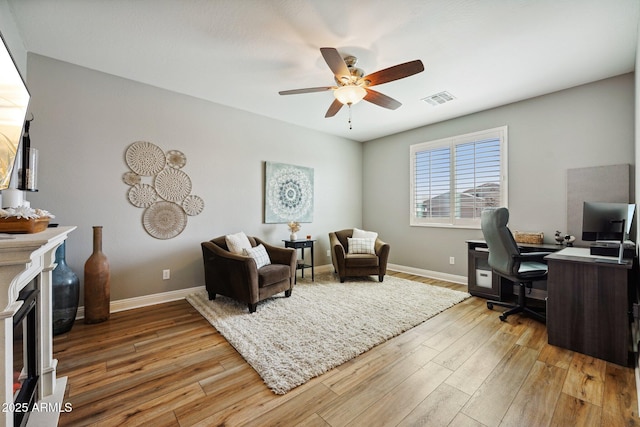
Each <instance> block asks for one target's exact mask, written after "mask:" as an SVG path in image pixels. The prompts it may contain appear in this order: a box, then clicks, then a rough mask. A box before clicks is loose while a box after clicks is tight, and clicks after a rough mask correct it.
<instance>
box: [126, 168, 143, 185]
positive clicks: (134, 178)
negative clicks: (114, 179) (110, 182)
mask: <svg viewBox="0 0 640 427" xmlns="http://www.w3.org/2000/svg"><path fill="white" fill-rule="evenodd" d="M140 179H141V178H140V175H138V174H137V173H135V172H131V171H129V172H125V173H124V175H122V180H123V181H124V183H125V184H129V185H136V184H140Z"/></svg>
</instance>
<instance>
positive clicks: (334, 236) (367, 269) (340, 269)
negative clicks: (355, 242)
mask: <svg viewBox="0 0 640 427" xmlns="http://www.w3.org/2000/svg"><path fill="white" fill-rule="evenodd" d="M352 236H353V229H345V230H340V231H333V232H331V233H329V246H330V247H331V261H332V262H333V267H334V269H335V272H336V273H338V276H340V282H344V279H345V278H346V277H349V276H371V275H377V276H378V280H379V281H380V282H382V281H383V280H384V275H385V274H386V273H387V260H388V259H389V249H390V247H389V244H388V243H385V242H383V241H382V240H380V238H376V240H375V245H374V250H375V254H350V253H349V241H348V238H350V237H352Z"/></svg>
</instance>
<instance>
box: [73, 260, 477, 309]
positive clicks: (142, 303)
mask: <svg viewBox="0 0 640 427" xmlns="http://www.w3.org/2000/svg"><path fill="white" fill-rule="evenodd" d="M387 268H388V269H389V270H394V271H398V272H400V273H407V274H415V275H416V276H422V277H429V278H431V279H439V280H446V281H447V282H453V283H460V284H462V285H466V284H467V278H466V277H465V276H456V275H453V274H447V273H441V272H438V271H431V270H423V269H420V268H415V267H406V266H403V265H397V264H388V265H387ZM328 271H333V265H332V264H324V265H319V266H317V267H316V268H315V273H324V272H328ZM307 274H309V272H308V271H307ZM202 289H204V286H196V287H193V288H187V289H179V290H177V291H169V292H162V293H159V294H153V295H145V296H141V297H134V298H127V299H122V300H117V301H111V304H110V305H109V312H110V313H117V312H118V311H125V310H132V309H134V308H142V307H147V306H150V305H155V304H162V303H165V302H170V301H177V300H181V299H184V298H186V297H187V295H189V294H192V293H194V292H197V291H200V290H202ZM76 319H84V307H78V314H77V315H76Z"/></svg>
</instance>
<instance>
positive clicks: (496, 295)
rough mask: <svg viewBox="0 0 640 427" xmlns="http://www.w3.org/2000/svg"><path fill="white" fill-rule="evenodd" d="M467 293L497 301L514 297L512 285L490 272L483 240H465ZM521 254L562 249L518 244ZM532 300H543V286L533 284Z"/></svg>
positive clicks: (541, 245) (544, 294) (536, 283)
mask: <svg viewBox="0 0 640 427" xmlns="http://www.w3.org/2000/svg"><path fill="white" fill-rule="evenodd" d="M466 243H467V249H468V250H467V253H468V279H467V286H468V289H469V293H470V294H471V295H473V296H478V297H482V298H489V299H493V300H498V301H504V300H507V299H510V298H511V297H512V296H513V295H514V290H513V286H514V284H513V283H512V282H510V281H508V280H507V279H504V278H501V277H500V276H498V275H497V274H493V273H492V272H491V267H489V262H488V258H489V249H488V247H487V242H485V241H484V240H467V242H466ZM518 247H519V248H520V251H521V252H555V251H559V250H560V249H562V248H563V246H561V245H553V244H547V243H542V244H535V243H518ZM529 296H530V297H531V298H533V299H537V300H544V299H545V298H546V296H547V294H546V291H545V285H544V284H540V283H538V282H534V284H533V289H532V291H531V294H530V295H529Z"/></svg>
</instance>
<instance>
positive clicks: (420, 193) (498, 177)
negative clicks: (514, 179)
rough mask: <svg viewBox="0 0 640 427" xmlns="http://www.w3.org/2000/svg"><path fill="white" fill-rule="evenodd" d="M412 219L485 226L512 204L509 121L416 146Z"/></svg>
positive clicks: (413, 222)
mask: <svg viewBox="0 0 640 427" xmlns="http://www.w3.org/2000/svg"><path fill="white" fill-rule="evenodd" d="M410 152H411V182H410V186H411V196H410V199H411V218H410V224H411V225H426V226H449V227H470V228H479V227H480V213H481V212H482V210H483V209H484V208H487V207H497V206H507V127H506V126H503V127H499V128H495V129H489V130H485V131H480V132H474V133H470V134H466V135H460V136H455V137H451V138H445V139H440V140H437V141H430V142H423V143H421V144H415V145H412V146H411V150H410Z"/></svg>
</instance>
